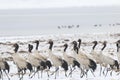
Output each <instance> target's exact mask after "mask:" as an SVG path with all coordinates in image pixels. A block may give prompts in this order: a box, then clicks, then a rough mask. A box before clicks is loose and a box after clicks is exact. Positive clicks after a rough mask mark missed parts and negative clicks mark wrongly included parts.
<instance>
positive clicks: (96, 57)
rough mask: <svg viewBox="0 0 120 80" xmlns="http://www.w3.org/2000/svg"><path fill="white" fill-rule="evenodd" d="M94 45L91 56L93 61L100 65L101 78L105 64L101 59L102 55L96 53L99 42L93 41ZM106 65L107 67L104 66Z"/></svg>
mask: <svg viewBox="0 0 120 80" xmlns="http://www.w3.org/2000/svg"><path fill="white" fill-rule="evenodd" d="M92 43H93V44H94V45H93V47H92V51H91V53H90V55H91V56H92V59H93V60H94V61H95V62H96V63H98V64H100V76H101V71H102V66H103V62H102V60H101V57H100V56H101V54H100V53H99V52H96V51H95V48H96V46H97V44H98V42H97V41H93V42H92ZM104 65H105V64H104Z"/></svg>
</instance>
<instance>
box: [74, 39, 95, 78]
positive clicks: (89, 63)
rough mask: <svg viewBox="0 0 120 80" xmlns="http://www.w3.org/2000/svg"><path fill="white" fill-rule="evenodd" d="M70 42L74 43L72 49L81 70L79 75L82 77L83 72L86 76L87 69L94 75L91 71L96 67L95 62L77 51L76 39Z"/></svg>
mask: <svg viewBox="0 0 120 80" xmlns="http://www.w3.org/2000/svg"><path fill="white" fill-rule="evenodd" d="M72 43H73V45H74V47H73V49H74V51H75V58H76V60H77V61H78V62H79V63H80V65H81V68H82V71H81V72H82V76H81V77H83V76H84V74H86V77H87V72H88V70H90V71H91V72H92V74H93V76H95V75H94V73H93V72H94V71H95V70H96V68H97V65H96V63H95V62H94V61H93V60H92V59H89V58H88V57H86V56H83V54H82V55H81V53H79V49H78V46H77V42H76V41H73V42H72ZM85 70H86V71H85Z"/></svg>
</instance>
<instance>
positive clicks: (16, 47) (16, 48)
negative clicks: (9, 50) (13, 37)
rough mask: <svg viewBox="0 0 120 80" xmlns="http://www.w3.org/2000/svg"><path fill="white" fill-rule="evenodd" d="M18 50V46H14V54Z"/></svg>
mask: <svg viewBox="0 0 120 80" xmlns="http://www.w3.org/2000/svg"><path fill="white" fill-rule="evenodd" d="M18 49H19V45H18V44H16V46H15V49H14V52H15V53H16V52H17V51H18Z"/></svg>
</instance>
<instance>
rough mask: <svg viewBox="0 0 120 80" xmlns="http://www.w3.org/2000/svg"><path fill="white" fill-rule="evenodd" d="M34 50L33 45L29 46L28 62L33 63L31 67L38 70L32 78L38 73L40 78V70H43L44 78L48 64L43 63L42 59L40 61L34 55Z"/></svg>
mask: <svg viewBox="0 0 120 80" xmlns="http://www.w3.org/2000/svg"><path fill="white" fill-rule="evenodd" d="M32 49H33V45H31V44H28V51H29V54H28V57H27V60H28V62H29V63H31V65H32V66H33V67H34V68H36V71H35V72H34V74H33V75H32V76H31V78H32V77H33V76H34V75H35V74H36V73H37V72H38V78H39V70H41V77H42V72H43V70H44V69H45V68H46V64H45V62H44V61H42V60H41V59H38V58H37V57H35V56H34V55H33V54H32Z"/></svg>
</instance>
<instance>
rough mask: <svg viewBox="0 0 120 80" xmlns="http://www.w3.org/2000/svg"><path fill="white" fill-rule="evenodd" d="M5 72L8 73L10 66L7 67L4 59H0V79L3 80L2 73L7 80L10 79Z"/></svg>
mask: <svg viewBox="0 0 120 80" xmlns="http://www.w3.org/2000/svg"><path fill="white" fill-rule="evenodd" d="M6 70H7V72H8V73H9V70H10V66H9V64H8V63H7V61H6V60H4V58H2V57H0V78H2V80H3V72H5V74H6V76H7V78H8V80H10V78H9V76H8V73H7V72H6ZM2 71H3V72H2Z"/></svg>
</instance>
